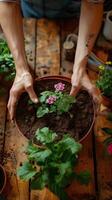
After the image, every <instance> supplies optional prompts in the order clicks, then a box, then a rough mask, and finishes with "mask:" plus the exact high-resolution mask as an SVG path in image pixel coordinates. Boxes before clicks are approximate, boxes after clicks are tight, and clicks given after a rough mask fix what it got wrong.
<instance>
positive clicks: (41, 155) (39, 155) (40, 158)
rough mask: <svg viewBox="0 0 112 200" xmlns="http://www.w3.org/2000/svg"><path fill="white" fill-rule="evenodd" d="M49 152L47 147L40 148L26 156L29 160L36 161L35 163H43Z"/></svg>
mask: <svg viewBox="0 0 112 200" xmlns="http://www.w3.org/2000/svg"><path fill="white" fill-rule="evenodd" d="M51 153H52V152H51V151H50V150H49V149H45V150H40V151H37V152H34V153H32V154H30V155H29V156H28V158H29V159H30V160H34V161H36V162H37V164H40V163H45V161H46V159H47V158H49V156H50V155H51Z"/></svg>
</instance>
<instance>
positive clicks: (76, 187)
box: [60, 19, 96, 200]
mask: <svg viewBox="0 0 112 200" xmlns="http://www.w3.org/2000/svg"><path fill="white" fill-rule="evenodd" d="M77 32H78V19H72V20H71V19H70V20H68V21H66V22H65V21H62V23H61V47H62V54H61V69H60V74H61V75H65V76H67V77H71V75H72V70H73V62H69V61H67V60H66V59H65V56H64V50H63V42H64V41H65V39H66V37H67V35H68V34H71V33H75V34H77ZM92 139H93V137H92V134H90V135H89V136H88V137H87V139H86V140H85V141H84V142H83V150H82V152H81V154H80V158H79V163H78V166H77V171H82V170H89V171H90V173H91V177H92V179H91V182H90V183H89V184H88V185H87V186H85V185H81V184H79V183H77V182H73V183H72V184H71V186H70V187H69V189H68V194H69V196H70V198H71V199H73V200H85V199H86V200H89V199H96V191H95V187H96V186H95V179H94V156H93V141H92Z"/></svg>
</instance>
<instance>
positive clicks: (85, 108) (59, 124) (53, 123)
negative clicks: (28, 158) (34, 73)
mask: <svg viewBox="0 0 112 200" xmlns="http://www.w3.org/2000/svg"><path fill="white" fill-rule="evenodd" d="M59 82H62V83H64V84H65V90H64V92H66V93H69V92H70V88H71V84H70V83H68V82H66V81H60V80H54V79H53V80H51V79H50V80H40V81H37V82H36V84H35V91H36V93H37V94H38V96H39V94H40V93H41V92H42V91H45V90H51V91H54V84H57V83H59ZM28 99H29V97H28V95H27V94H26V93H25V94H23V95H22V96H21V98H20V100H19V102H18V106H17V109H16V122H17V125H18V127H19V129H20V131H21V132H22V133H23V134H24V135H25V136H26V137H27V138H28V139H32V138H33V137H34V134H35V131H36V130H37V128H42V127H45V126H47V127H49V128H50V129H52V130H54V131H55V132H57V133H58V138H59V139H61V137H62V135H63V133H69V134H70V135H71V136H72V137H73V138H75V139H77V140H80V139H81V138H82V137H84V136H85V134H86V133H87V132H88V131H89V129H90V127H91V125H92V123H93V119H94V106H93V101H92V98H91V96H90V95H89V94H88V92H87V91H85V90H82V91H80V92H79V93H78V95H77V97H76V103H74V105H73V106H72V108H71V110H70V113H71V114H72V116H73V117H72V119H71V118H70V115H69V114H68V113H64V114H62V115H61V116H56V114H54V113H51V114H47V115H46V116H44V117H42V118H37V117H36V110H37V108H36V107H35V106H34V105H28ZM37 107H38V104H37Z"/></svg>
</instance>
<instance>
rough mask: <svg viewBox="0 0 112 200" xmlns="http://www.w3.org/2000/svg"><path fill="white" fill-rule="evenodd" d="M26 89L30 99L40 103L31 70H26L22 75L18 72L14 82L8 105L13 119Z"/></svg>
mask: <svg viewBox="0 0 112 200" xmlns="http://www.w3.org/2000/svg"><path fill="white" fill-rule="evenodd" d="M24 91H27V92H28V94H29V97H30V99H31V100H32V101H33V102H34V103H38V98H37V95H36V94H35V92H34V89H33V79H32V76H31V74H30V72H28V71H26V72H24V73H23V74H21V75H17V74H16V77H15V80H14V83H13V85H12V88H11V90H10V96H9V101H8V105H7V107H8V110H9V114H10V119H11V120H13V119H14V113H15V109H16V105H17V102H18V99H19V97H20V95H21V94H22V93H23V92H24Z"/></svg>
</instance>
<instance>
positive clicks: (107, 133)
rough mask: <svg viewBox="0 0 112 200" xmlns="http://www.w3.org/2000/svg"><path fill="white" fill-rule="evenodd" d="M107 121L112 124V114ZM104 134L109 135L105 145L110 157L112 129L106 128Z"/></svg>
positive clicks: (111, 151)
mask: <svg viewBox="0 0 112 200" xmlns="http://www.w3.org/2000/svg"><path fill="white" fill-rule="evenodd" d="M107 119H108V120H109V121H111V122H112V113H111V112H110V113H108V116H107ZM102 130H103V132H104V133H105V134H106V135H107V138H106V139H105V140H104V145H105V147H106V150H107V152H108V154H109V155H112V128H108V127H104V128H102Z"/></svg>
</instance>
